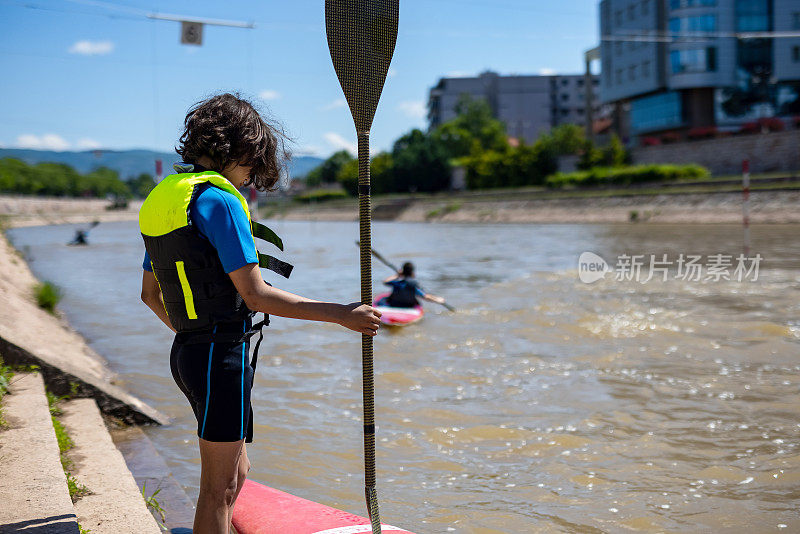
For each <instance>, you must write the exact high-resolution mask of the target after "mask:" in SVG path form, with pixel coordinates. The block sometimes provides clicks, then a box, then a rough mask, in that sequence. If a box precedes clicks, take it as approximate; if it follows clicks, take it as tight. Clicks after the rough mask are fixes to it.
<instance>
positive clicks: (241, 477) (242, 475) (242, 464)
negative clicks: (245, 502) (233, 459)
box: [228, 443, 250, 534]
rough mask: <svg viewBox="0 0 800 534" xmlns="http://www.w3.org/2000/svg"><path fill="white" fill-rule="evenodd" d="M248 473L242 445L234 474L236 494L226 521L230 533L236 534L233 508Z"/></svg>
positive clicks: (248, 461) (248, 463) (245, 447)
mask: <svg viewBox="0 0 800 534" xmlns="http://www.w3.org/2000/svg"><path fill="white" fill-rule="evenodd" d="M249 471H250V460H249V459H248V458H247V445H246V444H244V443H242V453H241V454H240V455H239V464H238V470H237V472H236V493H234V494H233V502H232V503H231V505H230V508H229V511H230V513H229V515H228V520H229V522H230V523H231V532H232V533H233V534H236V529H234V528H233V507H234V505H235V504H236V497H238V496H239V492H240V491H242V486H244V481H245V480H247V473H248V472H249Z"/></svg>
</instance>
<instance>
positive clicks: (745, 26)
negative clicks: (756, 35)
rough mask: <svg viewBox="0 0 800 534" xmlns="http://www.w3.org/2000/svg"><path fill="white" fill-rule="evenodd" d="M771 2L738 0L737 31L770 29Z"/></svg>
mask: <svg viewBox="0 0 800 534" xmlns="http://www.w3.org/2000/svg"><path fill="white" fill-rule="evenodd" d="M770 4H772V2H770V1H767V0H736V31H740V32H758V31H769V30H770V29H771V28H770V18H771V15H772V14H771V13H770V11H771V10H770Z"/></svg>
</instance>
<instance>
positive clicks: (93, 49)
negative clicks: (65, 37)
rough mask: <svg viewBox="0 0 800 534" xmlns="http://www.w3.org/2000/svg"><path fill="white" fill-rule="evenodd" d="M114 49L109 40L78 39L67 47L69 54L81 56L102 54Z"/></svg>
mask: <svg viewBox="0 0 800 534" xmlns="http://www.w3.org/2000/svg"><path fill="white" fill-rule="evenodd" d="M113 51H114V43H112V42H111V41H78V42H76V43H75V44H73V45H72V46H71V47H69V53H70V54H80V55H82V56H104V55H106V54H110V53H111V52H113Z"/></svg>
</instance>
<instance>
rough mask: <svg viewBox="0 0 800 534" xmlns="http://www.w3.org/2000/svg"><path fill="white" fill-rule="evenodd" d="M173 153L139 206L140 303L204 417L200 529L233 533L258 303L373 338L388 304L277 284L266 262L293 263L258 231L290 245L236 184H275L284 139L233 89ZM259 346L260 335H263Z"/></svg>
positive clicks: (202, 112)
mask: <svg viewBox="0 0 800 534" xmlns="http://www.w3.org/2000/svg"><path fill="white" fill-rule="evenodd" d="M184 126H185V128H184V131H183V135H181V138H180V144H179V147H178V148H177V152H178V153H179V154H180V156H181V157H182V158H183V161H184V163H181V164H178V165H176V166H175V167H176V172H177V174H173V175H171V176H167V177H166V178H165V179H164V180H163V181H162V182H160V183H159V184H158V185H157V186H156V187H155V188H154V189H153V190H152V191H151V193H150V194H149V195H148V197H147V199H146V200H145V202H144V204H143V205H142V208H141V210H140V211H139V227H140V230H141V232H142V237H143V239H144V242H145V249H146V253H145V258H144V262H143V265H142V267H143V270H144V271H143V273H142V300H143V301H144V303H145V304H147V306H148V307H150V309H151V310H152V311H153V313H155V314H156V315H157V316H158V318H159V319H161V320H162V321H163V322H164V324H165V325H167V327H169V328H170V329H171V330H173V331H174V332H176V335H175V340H174V342H173V344H172V351H171V354H170V367H171V371H172V376H173V378H174V379H175V382H176V383H177V385H178V387H179V388H180V390H181V391H182V392H183V393H184V395H186V398H187V399H188V400H189V404H190V405H191V407H192V411H193V412H194V415H195V418H196V419H197V436H198V438H199V446H200V462H201V474H200V493H199V496H198V499H197V510H196V512H195V518H194V530H193V532H194V533H195V534H228V532H229V529H230V525H231V518H232V516H233V505H234V502H235V501H236V497H237V495H238V494H239V491H240V490H241V489H242V485H243V484H244V481H245V477H246V476H247V472H248V470H249V469H250V462H249V461H248V459H247V450H246V447H245V442H247V443H249V442H251V441H252V435H253V434H252V433H253V412H252V409H251V407H250V390H251V388H252V385H253V376H254V373H255V363H256V358H257V353H258V343H257V344H256V348H255V351H254V353H253V360H252V362H250V363H248V356H249V354H250V336H251V335H253V334H254V333H257V332H259V331H260V327H261V324H260V323H259V324H256V325H254V324H253V316H254V315H255V313H256V312H264V313H265V314H266V313H270V314H273V315H280V316H283V317H293V318H296V319H306V320H312V321H326V322H332V323H338V324H340V325H342V326H344V327H346V328H349V329H351V330H355V331H356V332H360V333H362V334H367V335H370V336H374V335H375V334H376V332H377V329H378V327H379V325H380V320H379V318H380V313H379V312H378V311H377V310H375V309H374V308H372V307H371V306H367V305H362V304H360V303H353V304H335V303H332V302H318V301H314V300H311V299H307V298H304V297H301V296H298V295H294V294H292V293H288V292H286V291H283V290H280V289H277V288H274V287H271V286H270V285H269V284H267V283H266V282H265V281H264V279H263V278H262V274H261V270H260V269H259V266H260V265H261V266H263V267H265V268H268V269H272V270H274V271H276V272H278V273H279V274H282V275H284V276H288V274H289V272H290V271H291V266H290V265H288V264H286V263H283V262H281V261H279V260H277V259H276V258H272V257H270V256H266V255H263V254H259V253H258V251H257V250H256V247H255V243H254V237H258V238H259V239H264V240H266V241H269V242H271V243H273V244H274V245H276V246H278V247H279V248H281V249H282V247H283V245H282V242H281V241H280V238H278V237H277V236H276V235H275V234H274V233H273V232H272V231H271V230H269V229H268V228H266V227H265V226H262V225H260V224H258V223H251V221H250V213H249V210H248V207H247V201H246V200H245V199H244V197H242V195H241V194H240V193H239V192H238V188H241V187H242V186H247V185H253V186H254V187H255V188H256V189H258V190H261V191H264V190H267V189H270V188H272V187H273V186H274V185H275V183H276V182H277V181H278V178H279V176H280V169H281V161H280V160H281V157H282V156H283V155H284V152H283V150H282V145H283V143H282V139H283V138H282V136H281V134H280V133H279V132H278V131H276V129H275V128H273V127H272V126H270V125H269V124H267V123H266V122H265V121H264V120H263V119H262V118H261V117H260V116H259V114H258V112H257V111H256V110H255V109H254V108H253V106H252V105H251V104H250V103H249V102H247V101H245V100H242V99H240V98H238V97H237V96H234V95H231V94H222V95H217V96H214V97H212V98H209V99H208V100H205V101H203V102H199V103H198V104H196V105H195V106H193V107H192V108H191V109H190V110H189V113H188V114H187V115H186V119H185V121H184ZM259 343H260V339H259Z"/></svg>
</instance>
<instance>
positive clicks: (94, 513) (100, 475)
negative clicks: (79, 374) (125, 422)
mask: <svg viewBox="0 0 800 534" xmlns="http://www.w3.org/2000/svg"><path fill="white" fill-rule="evenodd" d="M61 410H62V412H63V415H61V417H60V420H61V421H62V422H63V423H64V427H65V428H66V430H67V434H69V436H70V438H72V441H73V442H74V443H75V447H73V448H72V449H71V450H70V451H69V457H70V459H72V461H73V466H72V468H71V472H72V474H73V475H74V476H75V479H76V480H77V482H78V483H79V484H83V485H85V486H86V487H87V488H88V489H89V491H90V492H91V494H89V495H86V496H84V497H81V498H80V499H79V500H78V501H77V502H76V503H75V512H76V513H77V515H78V521H79V522H80V524H81V526H82V527H83V528H84V529H87V530H90V531H91V532H92V534H160V532H161V530H160V529H159V527H158V524H156V521H155V519H153V516H152V515H150V512H149V511H148V510H147V506H146V505H145V503H144V499H143V498H142V494H141V493H140V492H139V488H138V487H137V485H136V482H135V481H134V479H133V475H131V472H130V471H129V470H128V466H127V465H126V464H125V460H124V459H123V457H122V454H121V453H120V452H119V451H118V450H117V448H116V447H115V446H114V443H113V441H111V436H110V435H109V433H108V430H107V429H106V426H105V423H104V422H103V418H102V416H101V415H100V411H99V410H98V408H97V404H95V401H94V399H75V400H71V401H68V402H65V403H64V404H63V405H61Z"/></svg>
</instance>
